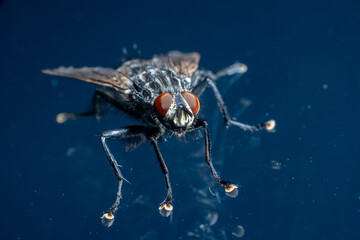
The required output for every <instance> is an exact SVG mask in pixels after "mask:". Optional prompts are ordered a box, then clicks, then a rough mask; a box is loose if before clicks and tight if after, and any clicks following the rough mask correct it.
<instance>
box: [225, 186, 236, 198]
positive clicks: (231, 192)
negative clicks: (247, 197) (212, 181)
mask: <svg viewBox="0 0 360 240" xmlns="http://www.w3.org/2000/svg"><path fill="white" fill-rule="evenodd" d="M225 194H226V195H227V196H229V197H231V198H236V197H237V195H238V194H239V189H238V186H236V185H235V184H232V183H231V184H229V185H228V186H225Z"/></svg>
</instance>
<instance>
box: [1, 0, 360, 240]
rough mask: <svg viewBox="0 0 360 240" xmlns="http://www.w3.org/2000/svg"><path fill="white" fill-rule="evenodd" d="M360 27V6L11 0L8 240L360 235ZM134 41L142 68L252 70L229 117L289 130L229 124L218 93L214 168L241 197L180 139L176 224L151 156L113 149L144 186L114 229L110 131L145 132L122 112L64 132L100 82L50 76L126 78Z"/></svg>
mask: <svg viewBox="0 0 360 240" xmlns="http://www.w3.org/2000/svg"><path fill="white" fill-rule="evenodd" d="M359 29H360V4H359V3H358V1H296V2H295V1H223V2H220V1H189V2H187V1H173V2H170V1H164V2H160V1H159V2H158V1H143V2H141V1H107V0H104V1H101V3H100V1H70V0H62V1H25V0H2V1H0V73H1V90H2V91H1V94H0V104H1V105H0V106H1V118H0V121H1V124H0V126H1V133H2V134H1V136H2V137H1V148H0V157H1V160H0V191H1V197H0V212H1V214H0V239H2V240H7V239H197V238H195V237H194V236H190V235H191V234H193V233H195V234H198V235H199V237H200V239H236V237H234V236H233V235H232V234H231V233H232V232H233V231H234V229H235V228H236V226H238V225H241V226H243V227H244V229H245V236H244V237H243V238H244V239H268V240H271V239H276V240H280V239H284V240H290V239H291V240H297V239H299V240H300V239H301V240H302V239H316V240H320V239H336V240H338V239H360V228H359V224H360V176H359V168H360V164H359V130H358V127H359V122H360V117H359V115H360V114H359V104H358V103H359V100H360V99H359V89H360V68H359V65H360V31H359ZM134 43H136V44H137V45H138V46H139V49H140V50H141V52H142V54H141V56H142V57H151V56H152V55H154V54H160V53H166V52H167V51H170V50H174V49H177V50H181V51H185V52H188V51H198V52H199V53H200V54H201V57H202V59H201V62H200V67H201V68H203V69H210V70H214V71H216V70H219V69H221V68H223V67H226V66H228V65H230V64H232V63H233V62H235V61H240V62H243V63H245V64H247V66H248V67H249V71H248V73H246V74H245V75H244V76H243V77H242V78H240V79H238V80H237V81H236V82H232V83H231V86H230V87H228V86H229V84H230V82H231V79H223V80H222V81H220V82H219V83H218V86H219V88H220V91H221V92H223V94H224V98H225V101H226V103H227V104H228V109H229V111H230V113H232V114H233V116H237V117H238V119H239V120H241V121H243V122H246V123H254V124H255V123H258V122H261V121H264V120H267V119H270V118H273V119H276V120H277V124H278V125H277V131H276V132H275V133H266V132H256V133H250V132H243V131H241V130H240V129H237V128H235V127H232V128H229V129H226V128H225V126H224V124H223V120H222V118H221V115H220V114H219V111H218V109H217V106H216V101H215V99H214V97H213V94H212V92H211V91H209V90H208V91H206V93H205V94H204V95H203V96H202V97H201V99H200V101H201V108H202V109H201V112H200V114H202V115H203V116H206V117H207V119H208V122H209V123H210V125H211V137H212V143H213V149H212V152H213V157H214V161H215V166H216V167H217V168H218V169H219V171H220V173H221V175H222V176H223V177H224V178H226V179H231V180H232V181H234V182H236V183H238V184H240V185H241V187H240V189H239V190H240V191H239V196H238V198H236V199H230V198H226V197H224V193H223V191H222V189H219V188H218V187H217V186H216V185H214V184H213V181H212V179H211V176H210V173H209V171H208V169H207V167H206V165H205V164H204V153H203V150H204V149H203V148H204V146H203V139H202V138H201V137H196V136H190V137H188V138H186V139H180V140H179V139H177V138H172V139H169V140H168V141H167V142H165V143H162V144H160V148H161V150H162V153H163V155H164V158H165V160H166V162H167V165H168V168H169V169H170V177H171V180H172V184H173V187H174V197H175V202H174V214H173V216H172V219H171V220H170V219H169V218H163V217H161V216H160V215H159V214H158V210H157V207H158V204H159V203H160V202H161V201H162V200H163V198H164V197H165V183H164V179H163V175H162V173H161V170H160V168H159V166H158V163H157V161H156V158H155V154H154V153H153V151H152V149H151V146H150V145H149V144H148V143H146V144H143V145H141V146H140V147H138V149H136V150H135V151H127V152H126V151H125V150H126V149H125V147H124V146H123V145H122V143H119V142H115V141H114V142H111V143H110V146H111V148H112V149H113V151H114V154H115V156H116V158H117V159H118V160H119V162H120V164H122V165H123V166H124V167H123V172H124V175H125V177H127V179H129V180H130V182H131V185H129V184H125V186H124V198H123V200H122V202H121V207H120V210H119V212H118V213H117V215H116V220H115V222H114V225H113V226H112V227H111V228H109V229H108V228H105V227H103V226H102V225H101V223H100V219H99V217H100V216H101V214H102V212H103V211H105V210H107V209H108V207H110V205H111V204H112V202H113V200H114V198H115V192H116V188H117V183H116V179H115V177H114V174H113V171H112V169H111V168H110V167H109V164H108V163H107V160H106V156H105V154H104V153H103V151H102V148H101V144H100V141H99V138H98V136H99V133H101V132H102V131H105V130H108V129H112V128H119V127H123V126H127V125H131V124H138V123H137V122H136V123H134V121H133V120H132V119H129V118H127V117H126V116H124V115H123V114H121V113H120V114H119V113H114V114H109V115H107V116H104V117H103V118H102V119H101V121H97V120H96V119H95V118H84V119H79V120H77V121H71V122H67V123H65V124H62V125H60V124H57V123H56V122H55V116H56V114H57V113H59V112H64V111H68V112H72V111H73V112H78V111H82V110H85V109H86V108H87V107H89V106H90V102H91V97H92V93H93V91H94V90H95V88H96V87H95V86H93V85H90V84H86V83H83V82H80V81H73V80H68V79H60V78H54V77H49V76H45V75H43V74H41V72H40V71H41V69H44V68H49V67H57V66H60V65H65V66H69V65H73V66H76V67H81V66H105V67H114V66H116V65H118V64H119V63H120V62H121V58H122V57H123V54H122V48H123V47H126V48H128V49H131V47H132V45H133V44H134ZM129 51H130V50H129ZM241 99H247V100H249V101H251V103H252V104H251V106H249V107H248V108H246V111H243V110H244V109H243V107H242V104H241ZM272 161H276V162H278V163H279V164H281V169H279V170H276V169H273V168H272ZM209 187H210V188H211V189H212V191H213V192H218V195H219V196H220V200H221V203H219V201H218V200H217V199H216V197H215V196H212V195H211V194H210V193H209V190H208V188H209ZM209 216H210V219H211V216H212V218H213V219H215V216H218V219H217V222H216V223H215V224H214V225H213V226H208V225H209V221H210V220H209ZM201 229H203V230H201Z"/></svg>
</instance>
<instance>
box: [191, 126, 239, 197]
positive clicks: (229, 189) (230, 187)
mask: <svg viewBox="0 0 360 240" xmlns="http://www.w3.org/2000/svg"><path fill="white" fill-rule="evenodd" d="M199 127H203V128H204V132H205V160H206V163H207V165H208V167H209V169H210V171H211V174H212V175H213V177H214V179H215V181H216V182H217V183H218V184H220V185H221V186H223V187H225V193H226V195H228V196H229V197H236V196H237V195H238V189H237V188H238V187H237V186H236V185H235V184H232V183H231V182H228V181H225V180H223V179H221V177H220V176H219V174H218V173H217V172H216V170H215V168H214V165H213V163H212V159H211V152H210V149H211V146H210V134H209V128H208V124H207V122H206V121H205V120H201V119H198V120H197V123H196V126H195V128H199Z"/></svg>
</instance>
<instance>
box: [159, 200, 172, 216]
mask: <svg viewBox="0 0 360 240" xmlns="http://www.w3.org/2000/svg"><path fill="white" fill-rule="evenodd" d="M173 209H174V207H173V206H172V205H171V203H170V202H166V201H165V202H163V203H161V204H160V207H159V213H160V215H161V216H163V217H168V216H170V214H171V213H172V211H173Z"/></svg>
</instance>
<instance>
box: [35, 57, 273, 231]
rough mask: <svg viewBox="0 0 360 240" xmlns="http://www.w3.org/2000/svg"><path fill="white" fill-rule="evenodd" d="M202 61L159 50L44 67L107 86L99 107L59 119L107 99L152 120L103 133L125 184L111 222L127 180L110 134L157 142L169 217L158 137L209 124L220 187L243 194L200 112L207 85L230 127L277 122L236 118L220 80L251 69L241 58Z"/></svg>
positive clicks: (163, 207)
mask: <svg viewBox="0 0 360 240" xmlns="http://www.w3.org/2000/svg"><path fill="white" fill-rule="evenodd" d="M199 60H200V55H199V54H198V53H196V52H192V53H182V52H178V51H171V52H169V53H167V54H166V55H160V56H157V55H155V56H154V57H153V58H151V59H132V60H128V61H125V62H123V64H122V65H121V66H120V67H119V68H117V69H112V68H103V67H82V68H73V67H59V68H55V69H45V70H43V71H42V72H43V73H46V74H50V75H54V76H60V77H67V78H74V79H78V80H82V81H85V82H89V83H93V84H96V85H100V86H103V87H106V88H105V89H97V90H96V91H95V93H94V95H93V102H92V103H93V106H92V109H91V110H90V111H87V112H82V113H60V114H58V115H57V122H59V123H62V122H65V121H67V120H69V119H76V118H78V117H83V116H96V117H99V116H100V115H101V114H102V113H103V111H102V109H101V102H102V101H106V102H107V103H109V104H111V105H113V106H114V107H116V108H117V109H119V110H121V111H123V112H125V113H127V114H129V115H130V116H132V117H134V118H136V119H138V120H140V121H141V122H143V123H145V124H146V126H140V125H139V126H128V127H123V128H119V129H113V130H108V131H105V132H103V133H101V135H100V140H101V144H102V147H103V148H104V151H105V153H106V155H107V158H108V160H109V162H110V164H111V167H112V168H113V170H114V172H115V175H116V177H117V180H118V183H119V186H118V190H117V195H116V200H115V202H114V204H113V205H112V207H111V208H110V209H109V210H107V211H106V212H105V213H104V214H103V216H102V217H101V219H102V223H103V224H104V225H105V226H107V227H110V226H111V225H112V224H113V222H114V213H115V212H116V210H117V208H118V206H119V204H120V199H121V198H122V194H121V189H122V185H123V182H124V181H127V180H126V179H125V178H124V177H123V174H122V172H121V171H120V168H119V165H118V163H117V161H116V160H115V157H114V155H113V154H112V153H111V151H110V149H109V147H108V145H107V143H106V141H107V140H109V139H121V140H125V141H131V142H132V143H135V144H139V143H141V142H143V141H149V142H150V143H151V145H152V147H153V148H154V151H155V153H156V157H157V160H158V161H159V164H160V167H161V170H162V172H163V174H164V176H165V181H166V187H167V194H166V197H165V200H164V201H163V202H162V203H161V204H160V206H159V212H160V214H161V215H162V216H164V217H168V216H169V215H170V214H171V213H172V211H173V205H172V202H173V196H172V188H171V183H170V178H169V171H168V168H167V167H166V164H165V161H164V158H163V156H162V154H161V152H160V149H159V146H158V141H159V140H160V139H161V138H162V137H164V136H166V135H177V136H179V137H180V136H184V135H185V134H186V133H188V132H192V131H195V130H198V129H203V130H204V135H205V160H206V163H207V165H208V167H209V169H210V171H211V174H212V176H213V177H214V179H215V181H216V182H217V183H218V184H219V185H220V186H222V187H224V189H225V193H226V195H228V196H230V197H236V196H237V194H238V186H237V185H236V184H234V183H231V182H229V181H225V180H223V179H222V178H221V177H220V176H219V174H218V173H217V171H216V170H215V168H214V166H213V163H212V159H211V155H210V148H211V147H210V135H209V127H208V123H207V121H206V120H205V119H204V118H203V117H201V116H199V114H198V113H199V110H200V102H199V97H200V96H201V94H202V93H203V92H204V90H205V89H206V88H207V87H210V88H211V89H212V90H213V92H214V95H215V97H216V99H217V102H218V106H219V109H220V111H221V113H222V116H223V118H224V120H225V123H226V125H227V126H237V127H239V128H241V129H243V130H249V131H258V130H261V129H266V130H268V131H271V130H273V129H274V127H275V121H274V120H270V121H267V122H265V123H260V124H258V125H254V126H251V125H248V124H244V123H241V122H238V121H235V120H233V119H232V118H231V116H230V114H229V112H228V110H227V108H226V105H225V103H224V100H223V98H222V96H221V94H220V92H219V90H218V88H217V87H216V84H215V82H216V81H217V80H218V79H220V78H222V77H224V76H229V75H234V74H237V75H241V74H243V73H245V72H246V71H247V67H246V65H244V64H241V63H235V64H233V65H231V66H229V67H227V68H225V69H223V70H220V71H218V72H216V73H213V72H211V71H208V70H199V69H198V64H199Z"/></svg>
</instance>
